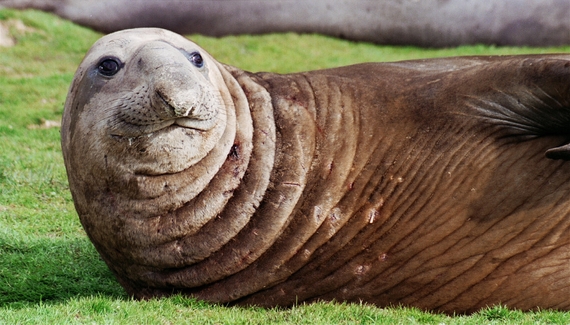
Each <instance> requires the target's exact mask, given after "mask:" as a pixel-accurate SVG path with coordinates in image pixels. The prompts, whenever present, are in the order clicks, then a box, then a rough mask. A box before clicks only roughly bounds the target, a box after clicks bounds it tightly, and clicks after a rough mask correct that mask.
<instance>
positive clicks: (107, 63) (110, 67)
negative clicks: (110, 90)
mask: <svg viewBox="0 0 570 325" xmlns="http://www.w3.org/2000/svg"><path fill="white" fill-rule="evenodd" d="M97 70H98V71H99V73H100V74H102V75H104V76H107V77H110V76H114V75H115V74H116V73H117V72H119V70H121V62H120V61H119V59H116V58H104V59H103V60H101V62H99V65H98V66H97Z"/></svg>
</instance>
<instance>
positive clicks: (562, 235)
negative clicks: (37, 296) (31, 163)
mask: <svg viewBox="0 0 570 325" xmlns="http://www.w3.org/2000/svg"><path fill="white" fill-rule="evenodd" d="M196 53H199V55H200V56H201V57H198V56H196ZM200 58H201V60H199V59H200ZM108 60H115V61H114V62H116V63H117V65H113V64H112V62H111V64H110V63H109V61H108ZM200 62H201V63H202V64H201V65H200V64H199V63H200ZM113 68H116V69H113ZM109 71H111V72H112V73H113V74H112V75H105V74H109ZM569 80H570V56H567V55H543V56H511V57H465V58H447V59H435V60H419V61H407V62H396V63H370V64H360V65H354V66H349V67H343V68H337V69H329V70H321V71H310V72H304V73H296V74H289V75H278V74H271V73H257V74H252V73H248V72H244V71H241V70H239V69H236V68H233V67H230V66H226V65H223V64H220V63H218V62H216V61H215V60H214V59H213V58H211V57H210V56H209V55H208V54H207V53H206V52H205V51H204V50H203V49H201V48H199V47H198V46H197V45H195V44H194V43H192V42H190V41H188V40H186V39H185V38H183V37H181V36H179V35H176V34H173V33H171V32H167V31H165V30H159V29H142V30H127V31H122V32H118V33H114V34H111V35H108V36H106V37H104V38H102V39H101V40H99V41H98V42H97V43H96V44H95V45H94V46H93V47H92V48H91V50H90V51H89V52H88V53H87V55H86V57H85V59H84V60H83V62H82V63H81V65H80V67H79V69H78V71H77V73H76V76H75V78H74V80H73V84H72V86H71V88H70V91H69V95H68V99H67V101H66V104H65V111H64V116H63V125H62V146H63V153H64V159H65V165H66V168H67V173H68V177H69V185H70V189H71V192H72V194H73V199H74V202H75V206H76V209H77V212H78V214H79V216H80V218H81V222H82V224H83V226H84V228H85V230H86V232H87V234H88V235H89V238H90V239H91V240H92V242H93V244H94V245H95V247H96V248H97V250H98V251H99V253H100V254H101V256H102V258H103V259H104V260H105V262H106V263H107V265H108V266H109V267H110V269H111V270H112V271H113V272H114V274H115V275H116V276H117V278H118V280H119V282H120V283H121V285H122V286H123V287H124V288H125V289H126V290H127V292H128V293H129V294H131V295H133V296H135V297H136V298H150V297H155V296H164V295H169V294H172V293H175V292H181V293H184V294H188V295H192V296H195V297H198V298H200V299H205V300H208V301H214V302H232V303H238V304H255V305H261V306H275V305H281V306H289V305H292V304H295V303H297V302H301V301H314V300H333V299H334V300H337V301H365V302H368V303H373V304H376V305H378V306H386V305H391V304H403V305H408V306H416V307H419V308H422V309H430V310H437V311H444V312H458V313H462V312H472V311H476V310H478V309H479V308H482V307H485V306H487V305H493V304H499V303H502V304H506V305H508V306H509V307H512V308H520V309H534V308H543V309H544V308H553V309H561V310H567V309H569V307H570V299H569V298H570V291H569V289H568V284H569V283H570V268H568V267H567V264H566V263H567V262H568V258H569V257H570V232H569V227H570V205H569V204H568V197H569V194H570V193H569V192H570V164H569V163H568V162H567V160H568V159H570V149H569V148H568V142H569V141H570V128H569V125H570V92H569V89H568V88H569V85H570V82H569ZM137 117H138V119H137Z"/></svg>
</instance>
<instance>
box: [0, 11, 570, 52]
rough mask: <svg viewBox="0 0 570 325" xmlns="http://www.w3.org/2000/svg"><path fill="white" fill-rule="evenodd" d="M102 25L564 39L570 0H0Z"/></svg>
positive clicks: (410, 38)
mask: <svg viewBox="0 0 570 325" xmlns="http://www.w3.org/2000/svg"><path fill="white" fill-rule="evenodd" d="M1 6H6V7H12V8H35V9H41V10H45V11H49V12H53V13H55V14H57V15H59V16H61V17H64V18H66V19H70V20H72V21H74V22H76V23H78V24H81V25H84V26H89V27H91V28H94V29H96V30H99V31H102V32H106V33H108V32H114V31H118V30H121V29H126V28H134V27H162V28H166V29H169V30H172V31H175V32H178V33H181V34H192V33H200V34H205V35H211V36H222V35H236V34H261V33H276V32H297V33H320V34H325V35H330V36H334V37H342V38H346V39H350V40H356V41H367V42H374V43H379V44H395V45H418V46H428V47H446V46H456V45H461V44H496V45H532V46H550V45H563V44H570V20H569V19H568V16H570V0H540V1H536V0H508V1H505V0H485V1H481V0H385V1H374V0H312V1H305V0H239V1H236V0H182V1H181V0H160V1H158V0H157V1H149V0H98V1H93V0H0V7H1Z"/></svg>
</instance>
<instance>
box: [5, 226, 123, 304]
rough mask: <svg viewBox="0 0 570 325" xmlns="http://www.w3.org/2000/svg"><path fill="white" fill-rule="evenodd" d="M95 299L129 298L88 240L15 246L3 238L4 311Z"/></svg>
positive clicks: (39, 241) (38, 242)
mask: <svg viewBox="0 0 570 325" xmlns="http://www.w3.org/2000/svg"><path fill="white" fill-rule="evenodd" d="M94 295H103V296H111V297H117V298H119V297H126V294H125V292H124V291H123V289H122V288H121V286H120V285H119V284H118V283H117V281H116V280H115V278H114V276H113V274H112V273H111V271H109V269H108V268H107V266H106V265H105V263H104V262H103V261H102V260H101V259H100V258H99V255H98V254H97V252H96V251H95V248H94V247H93V246H92V245H91V243H90V242H89V241H88V239H87V238H78V239H50V238H47V239H39V240H34V241H33V242H24V241H20V242H13V241H12V242H11V241H9V240H6V239H5V238H2V237H0V307H12V308H19V307H24V306H29V305H30V304H38V303H49V302H61V301H64V300H68V299H70V298H72V297H82V296H94Z"/></svg>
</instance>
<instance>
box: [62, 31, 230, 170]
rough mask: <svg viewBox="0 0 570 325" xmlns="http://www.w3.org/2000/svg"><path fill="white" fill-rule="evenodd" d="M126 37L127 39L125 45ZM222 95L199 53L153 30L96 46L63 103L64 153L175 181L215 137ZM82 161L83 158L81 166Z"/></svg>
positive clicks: (209, 62) (210, 65)
mask: <svg viewBox="0 0 570 325" xmlns="http://www.w3.org/2000/svg"><path fill="white" fill-rule="evenodd" d="M127 36H128V38H127ZM220 87H225V84H224V82H223V79H222V77H221V75H220V72H219V70H218V67H217V63H216V62H215V61H214V60H213V59H212V58H211V57H210V56H209V55H208V54H207V53H206V52H205V51H204V50H203V49H201V48H200V47H198V46H197V45H196V44H194V43H192V42H191V41H189V40H187V39H185V38H183V37H181V36H179V35H177V34H174V33H170V32H167V31H163V30H158V29H146V30H145V32H144V33H141V32H140V30H139V31H137V33H133V32H131V31H128V30H127V31H122V32H118V33H114V34H110V35H108V36H106V37H103V38H102V39H100V40H99V41H98V42H97V43H95V45H94V46H93V47H92V49H91V50H90V51H89V52H88V53H87V55H86V57H85V58H84V60H83V62H82V63H81V65H80V67H79V69H78V72H77V73H76V78H75V80H74V82H73V85H72V89H71V90H70V94H69V96H68V100H67V102H66V111H65V113H64V118H63V119H64V125H66V126H67V127H65V129H69V131H68V132H69V134H64V135H63V138H64V145H66V144H67V145H71V146H75V147H76V148H75V149H76V152H84V153H85V155H90V154H93V153H95V154H94V155H93V157H91V159H94V160H98V159H101V157H102V156H104V158H105V161H104V162H103V161H101V163H102V164H109V163H112V164H113V165H114V166H121V168H122V169H123V172H130V173H135V174H143V175H159V174H166V173H176V172H179V171H182V170H184V169H187V168H189V167H190V166H192V165H193V164H195V163H196V162H197V161H199V160H200V159H202V158H203V157H204V156H205V155H206V154H207V153H208V152H209V151H210V150H211V149H212V148H213V147H214V146H215V145H216V143H217V142H218V140H219V139H220V138H221V137H222V134H223V132H224V129H225V126H226V117H227V114H226V108H225V107H226V105H225V104H224V98H223V95H222V93H221V92H220ZM87 159H89V158H87Z"/></svg>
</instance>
